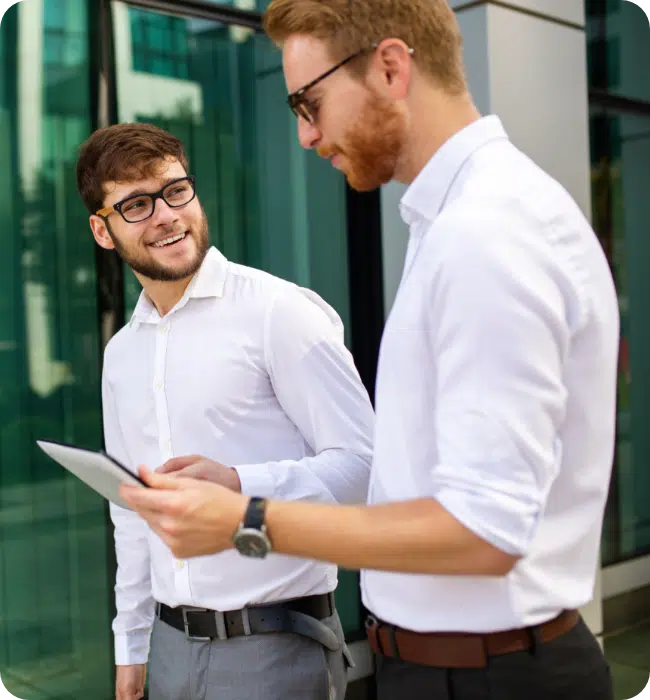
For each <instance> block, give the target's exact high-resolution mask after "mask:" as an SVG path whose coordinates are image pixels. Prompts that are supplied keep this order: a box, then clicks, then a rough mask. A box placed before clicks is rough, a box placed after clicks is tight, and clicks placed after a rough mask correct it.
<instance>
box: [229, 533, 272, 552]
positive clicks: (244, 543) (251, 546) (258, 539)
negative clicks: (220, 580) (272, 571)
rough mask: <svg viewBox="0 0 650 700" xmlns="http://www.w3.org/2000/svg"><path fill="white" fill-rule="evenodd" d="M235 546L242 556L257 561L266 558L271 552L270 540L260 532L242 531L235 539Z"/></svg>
mask: <svg viewBox="0 0 650 700" xmlns="http://www.w3.org/2000/svg"><path fill="white" fill-rule="evenodd" d="M234 545H235V548H236V549H237V551H238V552H239V553H240V554H243V555H244V556H245V557H255V558H256V559H262V558H264V557H265V556H266V555H267V554H268V553H269V552H270V551H271V543H270V542H269V538H268V537H267V536H266V535H265V534H264V533H263V532H261V531H260V530H252V529H244V530H240V531H239V532H238V533H237V534H236V536H235V538H234Z"/></svg>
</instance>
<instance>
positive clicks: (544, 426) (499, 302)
mask: <svg viewBox="0 0 650 700" xmlns="http://www.w3.org/2000/svg"><path fill="white" fill-rule="evenodd" d="M401 211H402V216H403V219H404V221H405V222H406V223H407V225H408V226H409V228H410V240H409V247H408V251H407V259H406V263H405V268H404V273H403V277H402V280H401V283H400V287H399V290H398V293H397V297H396V299H395V303H394V306H393V309H392V311H391V313H390V316H389V319H388V321H387V325H386V329H385V333H384V336H383V340H382V344H381V351H380V360H379V370H378V381H377V392H376V404H375V409H376V414H377V419H376V440H375V454H374V462H373V471H372V477H371V486H370V493H369V500H370V502H371V503H384V502H387V501H402V500H408V499H415V498H426V497H430V498H433V499H436V500H437V501H439V502H440V503H441V504H442V506H444V508H446V509H447V510H448V511H449V512H450V513H451V514H452V515H453V516H454V517H455V518H457V519H458V520H459V521H460V522H461V523H462V524H463V525H465V526H466V527H467V528H469V529H470V530H472V531H473V532H475V533H476V534H478V535H479V536H480V537H482V538H483V539H485V540H487V541H488V542H489V543H491V544H493V545H494V546H495V547H498V548H500V549H502V550H503V551H505V552H508V553H510V554H513V555H519V556H521V557H522V558H521V559H520V560H519V561H518V563H517V564H516V566H515V567H514V569H513V571H512V572H511V573H510V574H509V575H507V576H505V577H476V576H423V575H409V574H399V573H385V572H375V571H367V572H364V573H363V577H362V581H363V600H364V603H365V605H366V606H367V607H368V608H369V609H370V610H371V611H372V612H373V613H375V614H376V615H377V617H379V618H381V619H384V620H386V621H388V622H390V623H393V624H396V625H398V626H401V627H405V628H408V629H412V630H416V631H468V632H488V631H496V630H503V629H509V628H515V627H521V626H524V625H533V624H538V623H540V622H543V621H545V620H548V619H550V618H552V617H553V616H554V615H556V614H557V613H559V612H560V611H561V610H562V609H564V608H578V607H581V606H583V605H584V604H586V603H587V602H588V601H589V600H590V598H591V596H592V591H593V586H594V580H595V573H596V570H597V567H598V562H599V545H600V536H601V527H602V520H603V512H604V507H605V501H606V497H607V492H608V485H609V478H610V471H611V467H612V457H613V448H614V426H615V409H616V378H617V354H618V342H619V333H618V331H619V321H618V303H617V296H616V290H615V287H614V284H613V281H612V277H611V274H610V270H609V267H608V264H607V260H606V258H605V255H604V254H603V251H602V248H601V246H600V244H599V242H598V239H597V238H596V236H595V235H594V232H593V231H592V229H591V227H590V225H589V223H588V221H587V220H586V219H585V217H584V216H583V214H582V213H581V211H580V209H579V208H578V206H577V205H576V204H575V203H574V201H573V200H572V199H571V197H570V196H569V195H568V193H567V192H566V191H565V190H564V189H563V188H562V187H561V186H560V185H559V184H558V183H557V182H555V181H554V180H553V179H552V178H551V177H549V176H548V175H547V174H545V173H544V172H543V171H542V170H541V169H540V168H538V167H537V166H536V165H535V164H534V163H533V162H532V161H530V160H529V159H528V158H527V157H526V156H525V155H524V154H522V153H521V152H520V151H519V150H517V149H516V148H515V147H514V146H513V145H512V143H511V142H510V141H509V140H508V137H507V135H506V133H505V131H504V129H503V127H502V125H501V122H500V121H499V119H498V118H497V117H494V116H491V117H486V118H483V119H480V120H478V121H477V122H475V123H473V124H472V125H470V126H469V127H467V128H465V129H464V130H462V131H461V132H460V133H458V134H456V135H455V136H454V137H453V138H451V139H450V140H449V141H448V142H447V143H446V144H445V145H444V146H443V147H442V148H441V149H440V150H439V151H438V152H437V153H436V154H435V155H434V156H433V158H432V159H431V160H430V161H429V163H428V164H427V165H426V167H425V168H424V170H423V171H422V172H421V173H420V174H419V176H418V177H417V178H416V180H415V181H414V182H413V183H412V185H411V186H410V187H409V189H408V190H407V192H406V193H405V195H404V198H403V201H402V204H401Z"/></svg>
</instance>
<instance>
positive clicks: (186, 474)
mask: <svg viewBox="0 0 650 700" xmlns="http://www.w3.org/2000/svg"><path fill="white" fill-rule="evenodd" d="M173 476H174V477H175V478H179V477H180V478H181V479H199V480H200V481H205V480H206V479H207V478H208V477H207V475H206V469H205V462H195V463H194V464H190V465H189V466H187V467H183V469H179V470H178V471H177V472H174V474H173Z"/></svg>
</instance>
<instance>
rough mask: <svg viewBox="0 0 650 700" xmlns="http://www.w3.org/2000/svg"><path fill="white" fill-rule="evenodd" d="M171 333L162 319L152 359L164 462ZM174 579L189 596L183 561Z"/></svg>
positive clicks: (176, 564) (169, 455) (169, 444)
mask: <svg viewBox="0 0 650 700" xmlns="http://www.w3.org/2000/svg"><path fill="white" fill-rule="evenodd" d="M170 333H171V325H170V323H169V321H163V322H162V323H160V324H159V326H158V331H157V333H156V354H155V359H154V387H153V389H154V397H155V406H156V424H157V428H158V447H159V449H160V455H161V457H162V461H163V462H166V461H167V460H168V459H171V458H172V457H173V456H174V452H173V450H172V439H171V428H170V425H169V413H168V411H167V392H166V385H165V376H166V371H165V370H166V360H167V346H168V343H169V337H170ZM174 579H175V583H176V586H177V590H178V591H179V592H181V595H184V596H185V595H187V596H190V595H191V593H190V571H189V565H188V563H187V562H185V561H181V560H175V561H174Z"/></svg>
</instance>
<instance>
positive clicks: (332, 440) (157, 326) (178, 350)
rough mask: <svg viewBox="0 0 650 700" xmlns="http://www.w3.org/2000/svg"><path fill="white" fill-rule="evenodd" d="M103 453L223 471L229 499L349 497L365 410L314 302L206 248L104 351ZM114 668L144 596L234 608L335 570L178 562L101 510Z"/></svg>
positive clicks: (325, 582)
mask: <svg viewBox="0 0 650 700" xmlns="http://www.w3.org/2000/svg"><path fill="white" fill-rule="evenodd" d="M102 392H103V412H104V430H105V440H106V450H107V452H108V453H109V454H111V455H113V456H115V457H116V458H117V459H119V460H121V461H122V462H123V463H124V464H126V465H127V466H129V467H130V468H133V469H136V468H137V467H138V465H140V464H146V465H147V466H149V467H151V468H156V467H158V466H160V465H161V464H162V463H164V462H165V461H166V460H168V459H170V458H171V457H176V456H183V455H192V454H199V455H203V456H205V457H208V458H210V459H214V460H216V461H219V462H221V463H222V464H226V465H228V466H233V467H236V468H237V470H238V473H239V477H240V479H241V483H242V491H243V493H246V494H249V495H256V496H266V497H274V498H277V499H286V500H299V499H305V500H307V499H309V500H318V501H325V502H339V503H342V502H348V503H349V502H357V503H363V502H365V500H366V497H367V487H368V478H369V471H370V462H371V455H372V433H373V424H374V414H373V410H372V406H371V404H370V401H369V399H368V394H367V392H366V390H365V389H364V387H363V385H362V384H361V380H360V379H359V375H358V373H357V370H356V368H355V366H354V363H353V360H352V357H351V355H350V353H349V352H348V351H347V349H346V348H345V346H344V344H343V328H342V324H341V321H340V319H339V317H338V316H337V315H336V313H335V312H334V310H333V309H332V308H331V307H329V306H328V305H327V304H326V303H325V302H324V301H323V300H322V299H321V298H320V297H318V296H317V295H316V294H314V293H313V292H310V291H308V290H305V289H301V288H299V287H297V286H295V285H293V284H291V283H289V282H286V281H284V280H280V279H278V278H276V277H272V276H271V275H268V274H265V273H263V272H260V271H258V270H253V269H251V268H247V267H243V266H241V265H236V264H233V263H230V262H228V261H227V260H226V259H225V258H224V257H223V256H222V255H221V253H219V252H218V251H217V250H216V249H214V248H212V249H210V251H209V253H208V255H207V257H206V259H205V261H204V263H203V265H202V267H201V269H200V270H199V272H198V273H197V275H195V277H194V278H193V280H192V282H191V283H190V285H189V286H188V288H187V290H186V292H185V294H184V295H183V298H182V299H181V300H180V301H179V302H178V304H177V305H176V306H175V307H174V308H173V309H172V310H171V311H170V312H169V313H168V314H167V315H166V316H165V317H164V318H161V317H160V316H159V314H158V312H157V311H156V309H155V307H154V306H153V304H152V303H151V301H150V300H149V298H148V297H147V296H146V295H145V294H144V293H143V294H142V295H141V297H140V300H139V302H138V304H137V307H136V309H135V312H134V314H133V316H132V318H131V320H130V322H129V323H128V324H127V325H126V326H125V327H124V328H123V329H122V330H121V331H120V332H119V333H117V334H116V335H115V337H114V338H113V339H112V340H111V341H110V343H109V344H108V346H107V348H106V353H105V360H104V372H103V382H102ZM111 515H112V518H113V522H114V525H115V544H116V552H117V563H118V571H117V581H116V588H115V590H116V603H117V616H116V618H115V620H114V623H113V630H114V634H115V656H116V663H117V664H118V665H125V664H137V663H145V662H146V660H147V658H148V651H149V636H150V629H151V626H152V622H153V616H154V600H156V601H160V602H162V603H165V604H167V605H169V606H178V605H192V606H196V607H203V608H209V609H214V610H236V609H239V608H241V607H243V606H245V605H247V604H255V603H268V602H272V601H277V600H282V599H287V598H294V597H299V596H307V595H312V594H317V593H326V592H330V591H332V590H334V589H335V587H336V582H337V570H336V567H334V566H331V565H329V564H322V563H316V562H313V561H308V560H303V559H299V558H295V557H286V556H280V555H277V554H271V555H270V556H269V557H267V558H266V559H265V560H264V561H255V560H252V559H247V558H244V557H242V556H240V555H239V554H238V553H237V552H235V551H234V550H231V551H227V552H224V553H221V554H218V555H215V556H210V557H200V558H196V559H192V560H190V561H178V560H176V559H175V558H174V556H173V555H172V553H171V551H170V550H169V549H168V547H167V546H166V545H165V544H164V543H163V542H162V540H161V539H160V538H159V537H158V536H157V535H155V534H154V533H153V532H152V531H151V530H150V529H149V527H148V526H147V525H146V523H145V522H144V521H143V520H142V519H141V518H140V516H139V515H137V514H136V513H134V512H132V511H129V510H125V509H122V508H119V507H116V506H114V505H112V506H111Z"/></svg>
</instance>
